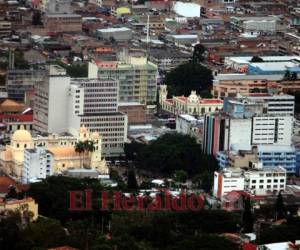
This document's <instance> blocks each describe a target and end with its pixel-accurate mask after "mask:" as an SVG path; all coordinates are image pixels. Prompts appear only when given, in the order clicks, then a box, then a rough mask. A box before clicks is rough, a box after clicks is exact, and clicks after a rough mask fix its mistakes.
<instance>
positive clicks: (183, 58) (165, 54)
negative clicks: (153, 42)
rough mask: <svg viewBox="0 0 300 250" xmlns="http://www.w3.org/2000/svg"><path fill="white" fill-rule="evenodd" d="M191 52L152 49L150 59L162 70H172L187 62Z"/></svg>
mask: <svg viewBox="0 0 300 250" xmlns="http://www.w3.org/2000/svg"><path fill="white" fill-rule="evenodd" d="M190 58H191V54H189V53H183V52H180V51H177V50H166V49H165V48H164V49H150V51H149V60H150V61H151V62H153V63H154V64H156V65H157V66H158V68H159V69H160V70H163V71H170V70H172V69H174V68H176V67H178V66H179V65H181V64H184V63H187V62H188V61H189V60H190Z"/></svg>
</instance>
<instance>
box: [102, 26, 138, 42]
mask: <svg viewBox="0 0 300 250" xmlns="http://www.w3.org/2000/svg"><path fill="white" fill-rule="evenodd" d="M96 35H97V37H98V38H99V39H103V40H111V39H114V40H115V41H128V40H131V39H132V35H133V34H132V30H131V29H129V28H126V27H122V28H106V29H98V30H97V32H96Z"/></svg>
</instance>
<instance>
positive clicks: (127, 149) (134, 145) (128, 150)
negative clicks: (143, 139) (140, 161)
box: [124, 141, 144, 161]
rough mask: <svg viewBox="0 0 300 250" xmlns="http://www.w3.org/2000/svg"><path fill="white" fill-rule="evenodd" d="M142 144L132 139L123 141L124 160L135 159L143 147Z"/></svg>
mask: <svg viewBox="0 0 300 250" xmlns="http://www.w3.org/2000/svg"><path fill="white" fill-rule="evenodd" d="M143 147H144V144H142V143H139V142H136V141H132V142H131V143H125V145H124V153H125V157H126V160H129V161H133V160H135V159H136V156H137V155H138V154H139V153H140V152H141V150H142V149H143Z"/></svg>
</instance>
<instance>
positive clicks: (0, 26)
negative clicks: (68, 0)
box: [0, 21, 12, 37]
mask: <svg viewBox="0 0 300 250" xmlns="http://www.w3.org/2000/svg"><path fill="white" fill-rule="evenodd" d="M11 32H12V28H11V22H5V21H1V22H0V37H8V36H10V34H11Z"/></svg>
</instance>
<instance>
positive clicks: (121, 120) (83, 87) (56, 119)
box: [34, 66, 127, 157]
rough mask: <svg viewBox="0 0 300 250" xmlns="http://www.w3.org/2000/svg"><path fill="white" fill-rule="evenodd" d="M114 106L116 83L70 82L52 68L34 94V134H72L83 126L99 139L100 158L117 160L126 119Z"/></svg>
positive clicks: (125, 130)
mask: <svg viewBox="0 0 300 250" xmlns="http://www.w3.org/2000/svg"><path fill="white" fill-rule="evenodd" d="M117 103H118V83H117V82H116V81H115V80H112V79H111V78H106V79H102V78H95V79H88V78H79V79H71V78H70V77H69V76H67V75H66V72H65V71H64V70H63V69H61V68H60V67H58V66H54V67H51V68H50V72H49V76H48V81H45V82H44V84H42V85H40V86H39V88H38V90H37V91H36V93H35V108H34V130H36V131H37V132H39V133H64V132H70V133H71V134H75V133H76V131H78V130H79V129H80V127H82V126H84V127H86V128H88V129H89V131H90V132H97V133H99V134H100V135H101V136H102V153H103V156H105V157H110V156H119V155H120V154H122V153H123V146H124V142H125V141H126V140H127V116H126V115H125V114H123V113H121V112H118V106H117ZM57 107H60V109H59V110H58V109H57Z"/></svg>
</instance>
